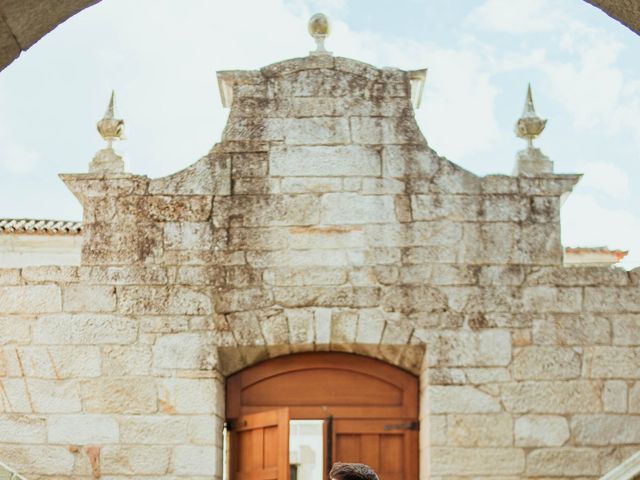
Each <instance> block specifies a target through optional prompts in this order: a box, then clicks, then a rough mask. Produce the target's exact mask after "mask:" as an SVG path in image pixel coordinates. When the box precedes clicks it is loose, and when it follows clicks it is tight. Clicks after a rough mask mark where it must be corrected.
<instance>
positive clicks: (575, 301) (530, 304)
mask: <svg viewBox="0 0 640 480" xmlns="http://www.w3.org/2000/svg"><path fill="white" fill-rule="evenodd" d="M522 304H523V307H524V309H525V311H527V312H534V313H540V312H558V313H571V312H580V311H582V289H580V288H570V287H556V288H554V287H546V286H540V287H525V288H523V289H522Z"/></svg>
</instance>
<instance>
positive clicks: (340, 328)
mask: <svg viewBox="0 0 640 480" xmlns="http://www.w3.org/2000/svg"><path fill="white" fill-rule="evenodd" d="M357 329H358V313H357V312H354V311H346V312H335V313H334V314H333V315H332V316H331V343H333V344H340V345H348V344H351V343H354V342H355V339H356V331H357Z"/></svg>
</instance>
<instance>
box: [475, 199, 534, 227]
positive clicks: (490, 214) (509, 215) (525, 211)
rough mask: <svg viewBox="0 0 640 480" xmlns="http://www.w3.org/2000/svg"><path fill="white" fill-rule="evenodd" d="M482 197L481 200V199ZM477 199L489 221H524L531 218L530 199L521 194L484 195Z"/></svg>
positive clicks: (483, 216) (483, 214)
mask: <svg viewBox="0 0 640 480" xmlns="http://www.w3.org/2000/svg"><path fill="white" fill-rule="evenodd" d="M480 198H481V200H480ZM480 198H478V199H476V202H477V203H478V206H479V207H480V212H481V213H482V215H481V218H482V219H483V220H485V221H487V222H523V221H525V220H527V219H528V218H529V215H530V207H529V199H528V198H526V197H522V196H520V195H495V194H494V195H486V194H485V195H484V196H483V197H480Z"/></svg>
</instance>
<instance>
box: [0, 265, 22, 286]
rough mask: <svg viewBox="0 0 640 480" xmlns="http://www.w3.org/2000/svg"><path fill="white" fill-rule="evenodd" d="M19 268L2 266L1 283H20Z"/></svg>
mask: <svg viewBox="0 0 640 480" xmlns="http://www.w3.org/2000/svg"><path fill="white" fill-rule="evenodd" d="M20 273H21V270H20V269H19V268H2V269H0V285H18V284H19V283H20Z"/></svg>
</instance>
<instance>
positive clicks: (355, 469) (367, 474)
mask: <svg viewBox="0 0 640 480" xmlns="http://www.w3.org/2000/svg"><path fill="white" fill-rule="evenodd" d="M329 478H330V479H331V480H378V475H376V472H374V471H373V469H372V468H371V467H370V466H368V465H364V464H362V463H340V462H338V463H334V464H333V467H331V471H330V472H329Z"/></svg>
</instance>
